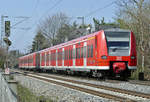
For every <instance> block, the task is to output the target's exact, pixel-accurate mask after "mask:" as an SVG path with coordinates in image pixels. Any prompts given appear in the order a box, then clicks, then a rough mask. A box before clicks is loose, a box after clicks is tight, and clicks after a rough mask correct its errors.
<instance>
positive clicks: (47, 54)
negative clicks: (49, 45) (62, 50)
mask: <svg viewBox="0 0 150 102" xmlns="http://www.w3.org/2000/svg"><path fill="white" fill-rule="evenodd" d="M48 66H49V51H47V52H46V67H48Z"/></svg>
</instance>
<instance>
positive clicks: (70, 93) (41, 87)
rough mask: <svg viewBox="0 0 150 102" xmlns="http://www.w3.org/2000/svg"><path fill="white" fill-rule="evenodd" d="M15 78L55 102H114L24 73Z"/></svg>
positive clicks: (37, 93) (34, 91)
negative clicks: (24, 74)
mask: <svg viewBox="0 0 150 102" xmlns="http://www.w3.org/2000/svg"><path fill="white" fill-rule="evenodd" d="M15 79H16V80H17V81H18V82H19V83H20V84H21V85H23V86H25V87H27V88H29V89H30V90H31V91H32V92H33V93H35V94H36V95H39V96H41V95H43V96H47V97H49V98H50V99H52V100H53V101H55V102H112V100H109V99H105V98H101V97H97V96H93V95H90V94H87V93H84V92H80V91H77V90H73V89H70V88H66V87H63V86H60V85H55V84H52V83H48V82H45V81H41V80H38V79H35V78H30V77H27V76H23V75H16V76H15Z"/></svg>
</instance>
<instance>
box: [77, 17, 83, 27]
mask: <svg viewBox="0 0 150 102" xmlns="http://www.w3.org/2000/svg"><path fill="white" fill-rule="evenodd" d="M77 18H78V19H81V20H82V26H83V25H84V17H83V16H82V17H77Z"/></svg>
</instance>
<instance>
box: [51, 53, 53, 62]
mask: <svg viewBox="0 0 150 102" xmlns="http://www.w3.org/2000/svg"><path fill="white" fill-rule="evenodd" d="M51 61H53V52H52V53H51Z"/></svg>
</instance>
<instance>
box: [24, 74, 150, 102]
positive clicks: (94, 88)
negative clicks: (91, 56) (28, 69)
mask: <svg viewBox="0 0 150 102" xmlns="http://www.w3.org/2000/svg"><path fill="white" fill-rule="evenodd" d="M26 75H27V76H29V77H33V78H37V79H40V80H43V81H47V82H50V83H53V84H57V85H61V86H64V87H68V88H71V89H75V90H78V91H82V92H85V93H89V94H92V95H95V96H99V97H104V98H107V99H112V100H115V101H120V102H124V101H125V102H134V101H138V100H140V101H141V100H148V99H150V94H144V93H139V92H135V91H130V90H123V89H118V88H112V87H108V86H103V85H95V84H91V83H86V82H79V81H75V80H71V79H64V78H60V77H54V76H52V75H41V74H35V73H34V74H26ZM104 90H105V91H107V92H108V93H107V92H104ZM111 93H113V94H111ZM149 101H150V100H149Z"/></svg>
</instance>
